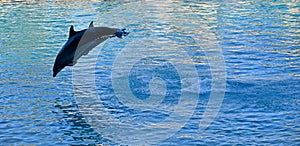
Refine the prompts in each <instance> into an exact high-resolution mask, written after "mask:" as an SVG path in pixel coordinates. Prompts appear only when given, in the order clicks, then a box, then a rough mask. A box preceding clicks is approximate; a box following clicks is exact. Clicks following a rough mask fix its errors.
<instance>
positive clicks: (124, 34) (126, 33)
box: [114, 28, 129, 38]
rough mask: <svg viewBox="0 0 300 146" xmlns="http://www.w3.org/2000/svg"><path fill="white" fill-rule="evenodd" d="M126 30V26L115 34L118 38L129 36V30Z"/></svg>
mask: <svg viewBox="0 0 300 146" xmlns="http://www.w3.org/2000/svg"><path fill="white" fill-rule="evenodd" d="M125 30H126V29H125V28H123V29H120V30H118V31H117V32H115V34H114V35H115V36H116V37H118V38H122V36H127V35H128V34H129V32H126V31H125Z"/></svg>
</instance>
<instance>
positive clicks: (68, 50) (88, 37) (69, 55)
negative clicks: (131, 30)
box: [53, 21, 128, 77]
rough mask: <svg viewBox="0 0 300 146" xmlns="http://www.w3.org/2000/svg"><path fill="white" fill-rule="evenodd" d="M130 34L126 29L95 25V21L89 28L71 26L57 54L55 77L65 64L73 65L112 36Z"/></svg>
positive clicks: (54, 69)
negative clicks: (66, 38)
mask: <svg viewBox="0 0 300 146" xmlns="http://www.w3.org/2000/svg"><path fill="white" fill-rule="evenodd" d="M126 35H128V32H125V29H117V28H109V27H94V25H93V21H92V22H91V23H90V25H89V28H87V29H84V30H80V31H75V30H74V26H73V25H72V26H71V27H70V32H69V39H68V41H67V42H66V44H65V45H64V46H63V47H62V49H61V50H60V52H59V53H58V54H57V56H56V59H55V63H54V66H53V77H55V76H56V75H57V73H58V72H60V71H61V70H62V69H63V68H64V67H65V66H73V65H75V64H76V61H77V60H78V59H79V58H80V57H81V56H82V55H86V54H88V52H89V51H90V50H92V49H93V48H94V47H96V46H97V45H99V44H100V43H102V42H103V41H105V40H106V39H109V38H112V37H118V38H122V36H126Z"/></svg>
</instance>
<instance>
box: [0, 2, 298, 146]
mask: <svg viewBox="0 0 300 146" xmlns="http://www.w3.org/2000/svg"><path fill="white" fill-rule="evenodd" d="M299 9H300V4H299V2H297V1H270V2H265V1H255V2H252V1H243V2H241V1H228V2H221V1H201V2H190V1H163V2H158V1H156V2H116V1H103V2H93V1H87V2H86V1H77V2H34V1H32V2H21V1H20V2H0V145H13V144H15V145H29V144H34V145H77V144H78V145H80V144H90V145H96V144H105V145H106V144H107V145H115V144H126V143H122V142H120V141H122V140H120V137H121V139H122V138H124V137H123V136H122V131H118V130H111V131H109V130H107V129H109V128H111V127H113V126H114V125H113V124H114V123H112V122H111V121H109V120H106V119H105V118H104V120H102V121H101V123H102V124H103V125H101V124H100V125H98V126H100V127H101V126H103V127H104V128H102V129H103V131H101V128H100V130H99V129H96V128H94V127H93V126H94V125H93V124H91V123H89V120H90V119H89V117H87V116H85V111H86V110H82V108H81V106H80V104H79V101H81V99H80V97H79V95H80V96H83V97H86V98H89V97H92V95H93V94H94V93H96V94H97V95H98V96H99V99H100V101H101V103H102V105H103V107H104V108H105V109H106V111H107V113H108V114H110V115H112V117H113V118H115V119H118V120H120V121H121V122H120V123H124V124H125V125H126V126H127V127H131V128H132V127H133V128H132V129H130V130H132V131H143V130H145V129H146V128H144V129H143V127H142V126H141V125H142V124H144V125H147V124H148V123H151V124H152V126H154V127H155V126H156V127H159V123H161V122H163V121H164V120H166V119H168V118H170V117H172V116H171V115H172V114H173V113H176V114H178V115H179V116H178V117H179V118H178V119H179V120H180V122H181V121H183V125H181V126H182V127H181V128H179V129H178V130H172V129H176V128H178V127H177V126H176V124H174V123H172V121H171V122H170V123H169V124H167V125H164V127H163V128H165V129H166V130H165V133H164V132H162V133H155V132H153V131H152V132H151V131H150V132H149V133H147V134H145V135H142V136H143V138H144V140H142V141H139V140H137V141H134V140H132V142H134V143H135V144H138V145H141V144H160V145H182V144H184V145H197V144H198V145H220V144H224V145H235V144H241V145H300V108H299V107H300V90H299V89H300V31H299V30H300V11H299ZM92 20H93V21H94V25H95V26H108V27H116V28H128V29H129V31H130V32H131V33H130V35H129V36H127V37H125V38H123V39H115V38H113V39H110V40H107V41H106V42H104V43H102V44H101V45H99V46H98V47H96V48H95V49H94V50H93V51H92V52H90V53H89V54H88V55H87V56H83V57H82V58H81V59H80V60H79V61H80V62H79V63H78V64H77V65H75V66H74V67H73V69H76V70H75V71H77V72H78V71H79V72H78V73H76V72H75V74H74V70H72V67H66V68H65V69H64V70H63V71H62V72H60V73H59V74H58V76H57V77H56V78H52V67H53V63H54V59H55V57H56V54H57V53H58V51H59V50H60V49H61V47H62V46H63V44H64V43H65V41H66V40H67V37H68V30H69V27H70V25H74V26H75V29H76V30H81V29H85V28H86V27H88V24H89V23H90V21H92ZM144 40H146V41H144ZM217 48H219V49H221V50H219V51H221V60H222V59H224V63H225V66H217V67H214V66H213V62H214V61H215V62H217V61H216V60H218V59H217V58H216V56H214V55H212V53H211V52H215V51H216V50H215V49H217ZM128 49H129V50H130V49H132V50H134V51H131V52H130V53H129V54H128V52H126V50H128ZM172 49H173V50H172ZM174 49H175V50H174ZM178 50H181V51H178ZM182 51H183V52H184V53H185V55H186V56H187V57H188V58H190V61H189V62H183V61H182V60H180V59H179V60H178V58H180V55H181V53H182ZM122 53H123V55H124V53H125V57H124V56H123V58H122V57H120V56H121V55H122ZM126 53H127V56H126ZM145 54H148V56H147V55H145ZM162 54H163V55H162ZM149 56H150V57H149ZM126 57H128V58H126ZM134 57H139V58H140V59H137V60H132V58H134ZM219 57H220V56H219ZM91 63H94V64H95V67H93V66H90V64H91ZM128 64H132V65H133V66H132V68H126V67H127V65H128ZM176 64H179V65H182V66H183V67H186V66H191V65H193V66H195V71H196V72H197V75H198V76H197V77H196V78H195V77H194V76H192V73H193V70H189V69H186V70H182V69H180V68H179V69H178V68H177V67H176ZM118 66H119V67H122V66H123V67H124V68H117V67H118ZM223 67H224V69H226V76H220V74H221V73H220V72H221V71H220V70H219V69H223ZM216 70H217V71H216ZM116 72H117V73H123V72H125V73H126V72H128V73H129V74H128V76H126V75H120V76H119V74H117V73H116ZM114 73H116V74H114ZM181 73H183V74H185V75H186V76H182V74H181ZM214 73H216V74H217V76H214V75H215V74H214ZM218 73H219V74H218ZM188 74H190V75H191V76H187V75H188ZM218 75H219V76H218ZM221 75H224V74H221ZM92 77H94V81H95V88H89V84H90V83H89V82H88V81H89V79H90V78H92ZM124 77H128V87H129V88H130V90H127V89H126V88H124V90H123V88H122V89H121V90H117V89H118V88H117V87H115V86H118V84H120V85H121V83H119V82H118V81H123V80H122V79H123V78H124ZM192 77H193V78H192ZM216 77H217V79H220V78H222V77H226V82H225V83H226V88H225V89H224V91H225V96H224V100H223V102H222V105H221V107H220V109H219V111H218V115H217V117H215V118H214V120H213V122H212V123H211V124H210V125H209V126H208V127H207V128H206V130H205V131H203V130H201V128H199V124H200V122H201V120H203V119H204V116H203V114H204V112H205V109H206V108H207V106H206V105H207V104H208V102H209V99H210V96H211V95H212V93H213V92H214V91H215V90H213V88H214V87H213V86H212V84H213V82H214V79H216ZM113 79H119V80H113ZM186 80H187V82H185V81H186ZM196 80H199V85H197V84H196V85H194V84H192V83H194V81H196ZM80 81H82V82H80ZM114 81H117V82H114ZM78 83H79V84H78ZM184 83H191V85H183V84H184ZM122 87H123V86H122ZM124 87H125V86H124ZM184 87H186V88H184ZM78 89H80V90H79V91H78ZM198 90H199V93H198ZM219 90H220V92H221V91H223V89H216V91H219ZM128 91H130V94H129V93H127V92H128ZM185 93H188V95H190V96H187V97H190V98H191V99H188V101H191V103H189V102H187V103H186V104H187V105H186V107H187V108H188V107H193V106H195V109H194V110H193V111H192V112H191V113H189V112H188V111H184V110H182V111H180V110H179V113H178V111H177V110H176V107H177V105H179V104H181V103H182V101H181V100H180V99H181V98H180V97H181V96H182V95H184V94H185ZM120 94H121V95H134V97H136V101H133V102H132V103H133V104H124V99H122V98H119V96H118V95H120ZM151 95H154V96H153V98H154V99H157V100H155V101H161V102H160V103H159V104H158V105H156V104H157V103H156V102H153V103H152V101H153V100H148V99H153V98H151V97H152V96H151ZM195 95H196V97H197V99H196V100H195V98H192V97H195ZM162 97H163V98H162ZM161 98H162V99H161ZM128 99H130V97H129V96H128ZM125 100H126V98H125ZM194 101H196V102H194ZM128 102H129V101H128ZM134 103H136V104H134ZM138 103H142V104H138ZM144 104H145V105H144ZM152 104H153V106H154V107H155V110H143V108H144V107H143V106H147V105H152ZM134 106H136V107H134ZM139 106H142V107H139ZM149 108H150V107H147V109H149ZM98 115H99V117H101V114H99V113H98ZM103 115H104V113H103ZM103 115H102V116H103ZM181 115H183V116H186V117H185V118H184V119H180V116H181ZM93 116H94V115H93ZM95 117H97V116H95ZM187 117H188V118H187ZM102 118H103V117H102ZM173 119H174V120H178V119H176V118H173ZM180 122H178V124H179V123H180ZM175 123H176V122H175ZM173 124H174V125H173ZM180 124H181V123H180ZM109 125H111V127H109ZM108 127H109V128H108ZM104 130H105V131H104ZM130 130H129V131H128V133H127V136H128V139H130V138H132V137H135V136H136V135H134V133H131V132H132V131H130ZM146 130H147V129H146ZM126 132H127V131H126ZM120 135H121V136H120ZM132 135H134V136H132ZM162 137H166V138H163V140H162V141H159V142H158V143H151V141H155V139H159V138H162ZM135 138H136V139H138V138H137V137H135ZM124 139H126V138H124ZM133 139H134V138H133ZM127 144H128V143H127ZM129 144H132V143H130V142H129Z"/></svg>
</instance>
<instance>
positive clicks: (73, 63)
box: [67, 61, 76, 66]
mask: <svg viewBox="0 0 300 146" xmlns="http://www.w3.org/2000/svg"><path fill="white" fill-rule="evenodd" d="M75 64H76V61H71V62H69V63H68V65H67V66H73V65H75Z"/></svg>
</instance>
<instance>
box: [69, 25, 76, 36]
mask: <svg viewBox="0 0 300 146" xmlns="http://www.w3.org/2000/svg"><path fill="white" fill-rule="evenodd" d="M75 33H76V31H75V30H74V26H73V25H71V27H70V31H69V38H71V37H72V36H73V35H75Z"/></svg>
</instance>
